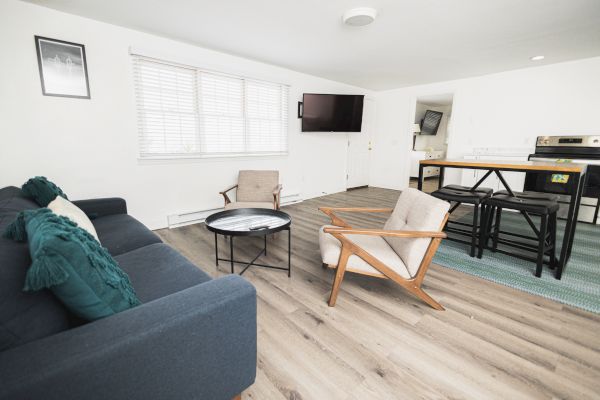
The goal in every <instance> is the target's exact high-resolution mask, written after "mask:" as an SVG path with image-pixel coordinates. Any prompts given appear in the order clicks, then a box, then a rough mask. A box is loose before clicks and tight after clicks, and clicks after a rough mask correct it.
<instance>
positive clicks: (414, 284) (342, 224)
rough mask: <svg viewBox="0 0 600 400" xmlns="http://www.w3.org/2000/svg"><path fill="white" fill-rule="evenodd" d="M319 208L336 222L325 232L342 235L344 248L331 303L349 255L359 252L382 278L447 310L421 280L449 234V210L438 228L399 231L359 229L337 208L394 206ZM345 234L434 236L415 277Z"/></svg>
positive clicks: (339, 237)
mask: <svg viewBox="0 0 600 400" xmlns="http://www.w3.org/2000/svg"><path fill="white" fill-rule="evenodd" d="M319 210H320V211H322V212H323V213H325V214H326V215H327V216H329V217H330V218H331V223H332V225H335V226H334V227H327V228H325V229H324V232H325V233H329V234H331V235H333V236H334V237H335V238H336V239H338V240H339V241H340V242H341V244H342V248H341V251H340V258H339V260H338V264H337V266H333V267H334V268H335V278H334V281H333V285H332V288H331V295H330V296H329V302H328V304H329V306H330V307H334V306H335V302H336V300H337V296H338V292H339V290H340V285H341V283H342V280H343V279H344V274H345V273H346V270H347V269H346V265H347V263H348V259H349V258H350V256H352V255H356V256H358V257H360V258H361V259H363V260H364V261H365V262H367V263H368V264H369V265H371V266H372V267H373V268H375V269H376V270H377V271H379V272H381V273H382V274H383V275H384V276H383V277H382V278H387V279H391V280H393V281H394V282H396V283H397V284H398V285H400V286H402V287H403V288H404V289H405V290H407V291H408V292H409V293H411V294H413V295H414V296H416V297H417V298H419V299H421V300H422V301H424V302H425V303H427V304H428V305H430V306H431V307H433V308H435V309H436V310H444V307H442V305H441V304H440V303H438V302H437V301H435V300H434V299H433V298H431V296H429V295H428V294H427V293H426V292H425V291H424V290H423V289H422V288H421V284H422V283H423V279H424V278H425V273H426V272H427V270H428V269H429V265H430V264H431V260H432V259H433V256H434V255H435V252H436V251H437V249H438V247H439V245H440V242H441V241H442V239H444V238H446V234H445V233H444V232H442V229H443V228H444V226H445V225H446V221H447V220H448V214H446V216H445V217H444V220H443V221H442V224H441V225H440V228H439V230H438V231H395V230H384V229H355V228H352V227H351V226H350V224H348V223H347V222H346V221H344V220H343V219H342V218H340V217H339V216H337V215H336V214H335V212H376V213H380V212H388V213H389V212H392V211H393V209H392V208H355V207H344V208H332V207H319ZM345 235H371V236H387V237H398V238H431V239H432V240H431V242H430V243H429V246H428V247H427V251H426V252H425V255H424V256H423V260H422V261H421V264H420V265H419V269H418V270H417V273H416V274H415V276H414V277H412V278H410V279H406V278H404V277H402V276H400V274H398V273H397V272H396V271H394V270H392V269H391V268H390V267H388V266H387V265H385V264H384V263H383V262H381V261H380V260H379V259H378V258H377V257H375V256H373V255H372V254H370V253H369V252H367V251H366V250H364V249H363V248H362V247H360V246H359V245H357V244H356V243H354V242H353V241H352V240H350V239H348V237H347V236H345ZM349 272H354V273H358V274H362V275H369V276H374V275H373V274H369V273H364V272H361V271H356V270H349Z"/></svg>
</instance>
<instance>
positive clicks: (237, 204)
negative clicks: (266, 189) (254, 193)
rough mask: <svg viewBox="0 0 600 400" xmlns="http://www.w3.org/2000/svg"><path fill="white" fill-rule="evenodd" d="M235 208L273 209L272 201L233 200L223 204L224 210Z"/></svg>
mask: <svg viewBox="0 0 600 400" xmlns="http://www.w3.org/2000/svg"><path fill="white" fill-rule="evenodd" d="M236 208H270V209H273V202H272V201H271V202H266V201H265V202H260V201H234V202H233V203H229V204H227V205H226V206H225V209H226V210H234V209H236Z"/></svg>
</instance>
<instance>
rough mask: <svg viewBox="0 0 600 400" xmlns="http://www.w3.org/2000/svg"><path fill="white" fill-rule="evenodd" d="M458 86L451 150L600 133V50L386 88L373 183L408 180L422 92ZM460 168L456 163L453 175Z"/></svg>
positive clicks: (396, 184) (399, 184)
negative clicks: (413, 129)
mask: <svg viewBox="0 0 600 400" xmlns="http://www.w3.org/2000/svg"><path fill="white" fill-rule="evenodd" d="M439 93H453V94H454V100H453V106H452V132H451V134H450V138H449V142H448V156H449V157H452V158H460V157H462V156H463V155H466V154H470V153H471V152H472V149H473V148H475V147H499V148H502V147H511V148H515V147H529V148H531V152H533V150H534V147H535V138H536V137H537V136H539V135H590V134H600V118H598V116H599V115H600V57H595V58H589V59H584V60H578V61H572V62H566V63H560V64H553V65H547V66H542V67H537V68H529V69H522V70H516V71H509V72H503V73H499V74H493V75H486V76H481V77H475V78H469V79H461V80H455V81H448V82H440V83H434V84H428V85H420V86H413V87H408V88H402V89H396V90H389V91H383V92H378V93H377V94H376V101H377V107H378V112H377V119H378V124H377V126H378V129H377V131H376V132H375V134H374V135H373V155H372V157H371V159H372V160H373V161H372V165H371V185H372V186H380V187H386V188H394V189H402V188H405V187H407V186H408V176H409V169H408V168H409V157H408V156H409V150H410V148H411V147H412V139H411V137H412V133H410V130H411V127H412V125H411V124H412V123H413V116H414V115H415V102H416V99H417V98H418V97H419V96H427V95H435V94H439ZM459 176H460V172H459V171H458V170H448V172H447V174H446V177H447V182H448V183H451V182H459V181H460V180H459Z"/></svg>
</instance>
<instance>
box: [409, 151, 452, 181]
mask: <svg viewBox="0 0 600 400" xmlns="http://www.w3.org/2000/svg"><path fill="white" fill-rule="evenodd" d="M444 154H445V152H444V151H443V150H432V151H421V150H413V151H411V154H410V177H411V178H418V177H419V162H420V161H421V160H436V159H439V158H444ZM439 175H440V169H439V168H438V167H425V168H423V177H424V178H429V177H432V176H439Z"/></svg>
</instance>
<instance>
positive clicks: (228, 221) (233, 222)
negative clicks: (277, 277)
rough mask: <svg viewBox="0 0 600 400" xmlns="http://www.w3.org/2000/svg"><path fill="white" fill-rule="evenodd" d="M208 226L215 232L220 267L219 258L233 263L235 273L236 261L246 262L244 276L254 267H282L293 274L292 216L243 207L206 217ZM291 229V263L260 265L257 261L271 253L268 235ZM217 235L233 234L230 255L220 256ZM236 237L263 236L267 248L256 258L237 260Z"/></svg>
mask: <svg viewBox="0 0 600 400" xmlns="http://www.w3.org/2000/svg"><path fill="white" fill-rule="evenodd" d="M205 223H206V227H207V228H208V230H209V231H211V232H214V233H215V261H216V264H217V266H219V261H227V262H230V263H231V273H232V274H233V273H234V272H235V271H234V268H233V267H234V265H235V264H245V266H244V267H243V269H242V271H241V272H240V275H242V274H243V273H244V272H246V270H247V269H248V268H250V266H252V265H254V266H257V267H265V268H273V269H281V270H284V271H287V272H288V276H291V274H292V229H291V225H292V218H291V217H290V216H289V215H288V214H286V213H284V212H283V211H279V210H271V209H268V208H239V209H236V210H226V211H221V212H218V213H216V214H212V215H210V216H209V217H208V218H206V221H205ZM283 230H287V231H288V266H287V268H285V267H278V266H274V265H266V264H259V263H257V262H256V260H258V258H259V257H260V256H262V255H263V254H264V255H265V256H266V255H267V235H269V234H272V233H275V232H279V231H283ZM217 235H224V236H226V237H229V258H220V257H219V245H218V240H217ZM235 236H263V237H264V239H265V240H264V243H265V244H264V248H263V249H262V250H261V251H260V253H258V254H257V255H256V257H254V258H253V259H252V261H250V262H247V261H236V260H235V259H234V257H233V238H234V237H235Z"/></svg>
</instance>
